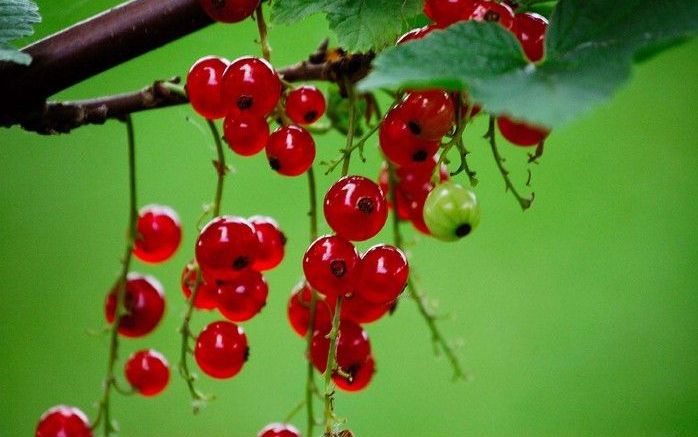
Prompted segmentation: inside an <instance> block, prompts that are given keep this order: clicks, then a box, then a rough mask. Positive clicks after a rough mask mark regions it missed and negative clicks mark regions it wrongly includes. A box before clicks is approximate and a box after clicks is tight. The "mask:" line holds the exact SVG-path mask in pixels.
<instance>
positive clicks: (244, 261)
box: [233, 256, 250, 270]
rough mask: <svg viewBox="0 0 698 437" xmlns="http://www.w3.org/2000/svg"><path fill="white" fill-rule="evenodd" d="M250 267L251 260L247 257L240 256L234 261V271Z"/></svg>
mask: <svg viewBox="0 0 698 437" xmlns="http://www.w3.org/2000/svg"><path fill="white" fill-rule="evenodd" d="M248 265H250V259H249V258H247V257H246V256H239V257H237V258H235V260H234V261H233V269H235V270H242V269H244V268H245V267H247V266H248Z"/></svg>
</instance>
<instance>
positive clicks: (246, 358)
mask: <svg viewBox="0 0 698 437" xmlns="http://www.w3.org/2000/svg"><path fill="white" fill-rule="evenodd" d="M249 359H250V347H249V346H247V349H245V361H247V360H249Z"/></svg>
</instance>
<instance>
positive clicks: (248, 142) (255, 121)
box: [223, 112, 269, 156]
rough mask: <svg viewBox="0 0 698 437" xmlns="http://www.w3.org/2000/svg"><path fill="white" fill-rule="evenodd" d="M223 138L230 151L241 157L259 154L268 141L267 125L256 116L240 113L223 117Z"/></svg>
mask: <svg viewBox="0 0 698 437" xmlns="http://www.w3.org/2000/svg"><path fill="white" fill-rule="evenodd" d="M223 136H224V138H225V141H226V142H227V143H228V147H230V150H232V151H233V152H235V153H237V154H238V155H242V156H252V155H256V154H257V153H259V152H261V151H262V149H264V146H266V144H267V141H268V140H269V125H268V124H267V121H266V120H265V119H264V118H263V117H260V116H258V115H254V114H250V113H247V112H241V113H239V114H231V115H228V116H227V117H225V121H224V122H223Z"/></svg>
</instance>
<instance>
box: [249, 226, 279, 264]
mask: <svg viewBox="0 0 698 437" xmlns="http://www.w3.org/2000/svg"><path fill="white" fill-rule="evenodd" d="M249 221H250V223H251V224H252V227H254V230H255V232H256V233H257V239H258V240H259V244H260V248H259V249H260V250H259V254H258V255H257V259H256V260H255V262H254V264H252V268H253V269H255V270H257V271H260V272H263V271H267V270H271V269H273V268H274V267H276V266H278V265H279V264H280V263H281V261H282V260H283V259H284V247H285V246H286V235H284V233H283V232H281V229H280V228H279V224H278V223H276V220H274V219H273V218H271V217H264V216H260V215H256V216H253V217H250V218H249Z"/></svg>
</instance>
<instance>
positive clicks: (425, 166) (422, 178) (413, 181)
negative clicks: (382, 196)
mask: <svg viewBox="0 0 698 437" xmlns="http://www.w3.org/2000/svg"><path fill="white" fill-rule="evenodd" d="M438 161H439V159H438V158H437V157H436V156H434V157H433V158H432V159H429V160H427V161H424V162H419V163H414V164H409V165H403V166H402V167H398V168H397V169H396V170H395V176H396V177H397V180H398V187H399V188H400V190H401V191H402V192H404V193H405V194H407V196H408V197H409V196H410V193H415V192H418V191H419V190H420V189H421V188H422V186H423V185H424V184H425V183H427V182H431V180H432V177H433V176H434V170H435V169H436V164H437V163H438ZM442 168H443V167H442ZM446 171H448V170H446Z"/></svg>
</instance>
